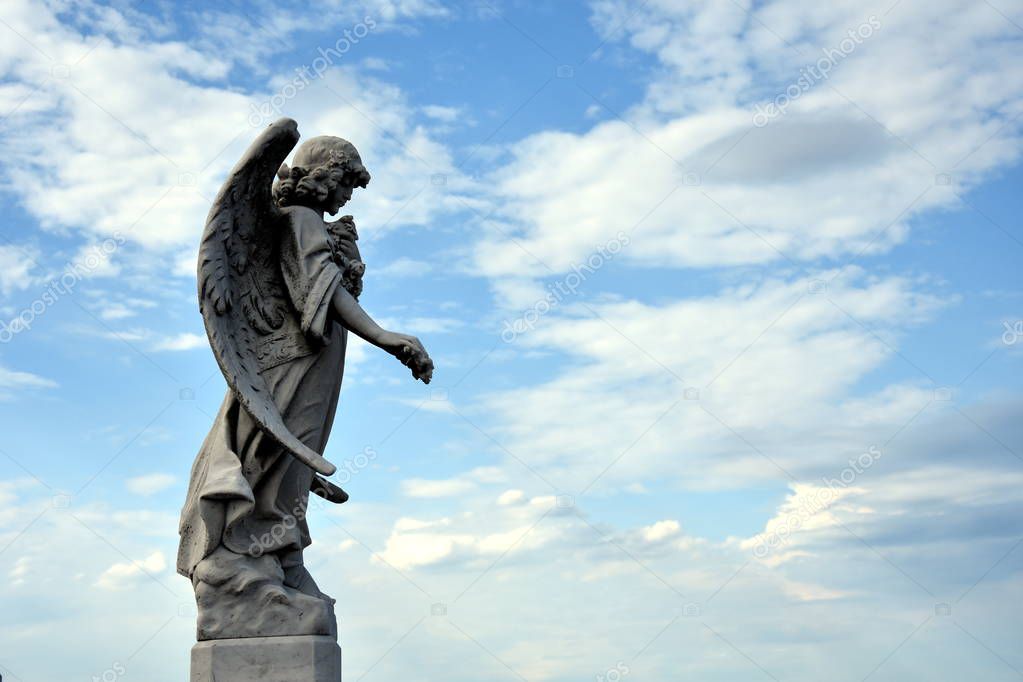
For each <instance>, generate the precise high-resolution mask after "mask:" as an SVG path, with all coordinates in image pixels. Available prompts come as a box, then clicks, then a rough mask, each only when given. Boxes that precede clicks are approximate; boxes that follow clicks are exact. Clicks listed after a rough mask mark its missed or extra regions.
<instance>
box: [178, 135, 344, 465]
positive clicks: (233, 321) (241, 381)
mask: <svg viewBox="0 0 1023 682" xmlns="http://www.w3.org/2000/svg"><path fill="white" fill-rule="evenodd" d="M298 137H299V135H298V125H297V124H296V123H295V121H293V120H291V119H287V118H284V119H281V120H279V121H277V122H276V123H274V124H273V125H271V126H270V127H268V128H267V129H266V130H264V131H263V133H262V134H260V136H259V137H258V138H256V141H255V142H253V143H252V145H251V146H250V147H249V148H248V150H247V151H246V152H245V155H244V156H243V157H242V158H241V160H240V161H238V163H237V164H236V165H235V167H234V168H233V169H232V170H231V173H230V175H229V176H228V178H227V180H226V181H225V182H224V186H223V187H221V188H220V193H219V194H217V198H216V200H215V201H214V202H213V207H212V208H211V209H210V213H209V215H208V216H207V218H206V228H205V230H204V231H203V235H202V242H201V243H200V245H199V272H198V282H199V309H200V311H201V312H202V318H203V323H204V324H205V326H206V335H207V336H208V337H209V340H210V346H211V347H212V348H213V354H214V355H215V356H216V358H217V364H219V365H220V370H221V371H222V372H223V373H224V378H225V379H227V383H228V385H229V386H230V387H231V390H232V391H234V394H235V395H236V396H237V398H238V400H239V402H240V403H241V404H242V406H243V407H244V408H245V410H246V411H248V413H249V414H250V415H252V418H253V419H255V420H256V422H257V423H258V424H259V425H260V427H261V428H262V429H263V431H264V432H265V433H267V434H268V435H269V436H270V437H272V438H273V439H274V440H276V441H277V442H278V443H280V444H281V446H283V447H284V448H285V449H287V450H288V451H289V452H290V453H291V454H292V455H294V456H295V457H296V458H297V459H298V460H299V461H301V462H303V463H305V464H306V465H308V466H309V467H311V468H312V469H313V470H314V471H316V472H318V473H320V474H323V475H325V476H330V475H331V474H333V473H334V471H335V470H336V467H335V466H334V465H333V464H331V463H330V462H328V461H327V460H326V459H324V458H323V457H322V456H321V455H320V454H319V453H317V452H316V451H314V450H313V449H312V448H310V447H308V446H307V445H305V443H303V442H302V441H300V440H299V439H298V438H297V437H296V436H295V434H293V433H292V432H291V431H290V430H289V429H288V427H287V425H286V424H285V423H284V418H283V417H282V416H281V412H280V409H279V408H278V407H277V404H276V403H275V402H274V399H273V396H272V395H271V393H270V390H269V387H268V386H267V385H266V382H265V381H264V380H263V376H262V374H260V366H259V362H258V357H257V354H256V347H255V344H256V341H257V339H258V337H259V335H261V334H265V333H267V332H269V331H272V330H274V329H276V328H279V327H280V326H281V324H282V323H283V320H284V315H285V314H286V312H287V308H286V306H287V299H286V297H285V296H284V292H283V283H282V281H281V275H280V271H279V269H278V268H279V265H278V263H277V262H276V249H275V247H274V244H275V243H276V241H275V240H276V238H277V236H278V234H279V229H280V221H281V220H282V217H281V213H280V211H279V210H278V209H277V207H276V206H275V204H274V202H273V197H272V196H271V186H272V184H273V178H274V176H275V175H276V172H277V169H278V168H280V165H281V163H283V162H284V159H285V158H287V156H288V154H289V153H290V152H291V150H292V149H294V147H295V144H296V143H297V142H298Z"/></svg>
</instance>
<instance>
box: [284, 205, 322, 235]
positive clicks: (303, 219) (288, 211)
mask: <svg viewBox="0 0 1023 682" xmlns="http://www.w3.org/2000/svg"><path fill="white" fill-rule="evenodd" d="M281 214H282V215H283V217H284V220H285V221H286V222H287V224H288V225H289V226H290V227H291V228H292V229H294V230H295V231H306V230H316V231H321V230H324V229H326V228H325V226H324V224H323V218H322V217H321V215H320V214H319V213H317V212H316V211H315V210H313V209H311V208H309V207H308V206H285V207H284V208H282V209H281Z"/></svg>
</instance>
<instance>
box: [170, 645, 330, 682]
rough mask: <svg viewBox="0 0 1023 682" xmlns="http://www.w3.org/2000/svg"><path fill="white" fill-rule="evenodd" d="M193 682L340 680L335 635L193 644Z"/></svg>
mask: <svg viewBox="0 0 1023 682" xmlns="http://www.w3.org/2000/svg"><path fill="white" fill-rule="evenodd" d="M190 680H191V682H341V647H339V646H338V645H337V642H336V641H335V640H334V639H333V638H332V637H315V636H305V635H304V636H295V637H249V638H245V639H213V640H209V641H205V642H199V643H198V644H196V645H195V646H194V647H192V674H191V676H190Z"/></svg>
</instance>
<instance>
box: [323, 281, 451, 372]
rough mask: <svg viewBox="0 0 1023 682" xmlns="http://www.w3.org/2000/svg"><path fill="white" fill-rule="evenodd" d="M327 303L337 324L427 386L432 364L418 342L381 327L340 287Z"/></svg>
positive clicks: (414, 338) (405, 335)
mask: <svg viewBox="0 0 1023 682" xmlns="http://www.w3.org/2000/svg"><path fill="white" fill-rule="evenodd" d="M331 304H332V307H333V310H334V314H335V315H336V316H337V319H338V321H339V322H341V324H342V325H344V326H345V327H346V328H347V329H349V330H350V331H351V332H352V333H354V334H356V335H358V336H360V337H361V338H363V339H365V340H366V341H367V342H369V343H372V344H373V345H374V346H376V347H377V348H380V349H381V350H384V351H387V352H388V353H390V354H391V355H393V356H394V357H396V358H398V359H399V360H401V361H402V363H404V364H405V365H406V366H408V368H409V369H411V370H412V376H414V377H415V378H416V379H422V380H423V382H424V383H427V384H428V383H430V378H431V377H432V375H433V361H432V360H430V356H429V355H428V354H427V353H426V349H425V348H423V344H422V343H421V342H420V341H419V339H417V338H416V337H414V336H409V335H408V334H399V333H397V332H390V331H387V330H386V329H384V328H383V327H381V326H380V325H379V324H377V323H376V321H375V320H374V319H373V318H372V317H370V316H369V313H367V312H366V311H365V310H364V309H363V307H362V306H361V305H359V302H358V301H356V300H355V297H354V296H352V295H351V294H350V293H348V290H347V289H345V288H344V287H337V288H335V289H334V297H333V299H332V300H331Z"/></svg>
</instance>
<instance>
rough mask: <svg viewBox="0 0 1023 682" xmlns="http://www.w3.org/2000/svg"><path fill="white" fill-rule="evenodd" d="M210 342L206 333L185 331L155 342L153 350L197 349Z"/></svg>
mask: <svg viewBox="0 0 1023 682" xmlns="http://www.w3.org/2000/svg"><path fill="white" fill-rule="evenodd" d="M208 343H209V342H208V341H207V339H206V335H205V334H193V333H192V332H184V333H181V334H176V335H174V336H170V337H167V338H165V339H161V340H159V341H157V342H156V343H154V344H153V350H165V351H186V350H195V349H196V348H203V347H205V346H206V345H207V344H208Z"/></svg>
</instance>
